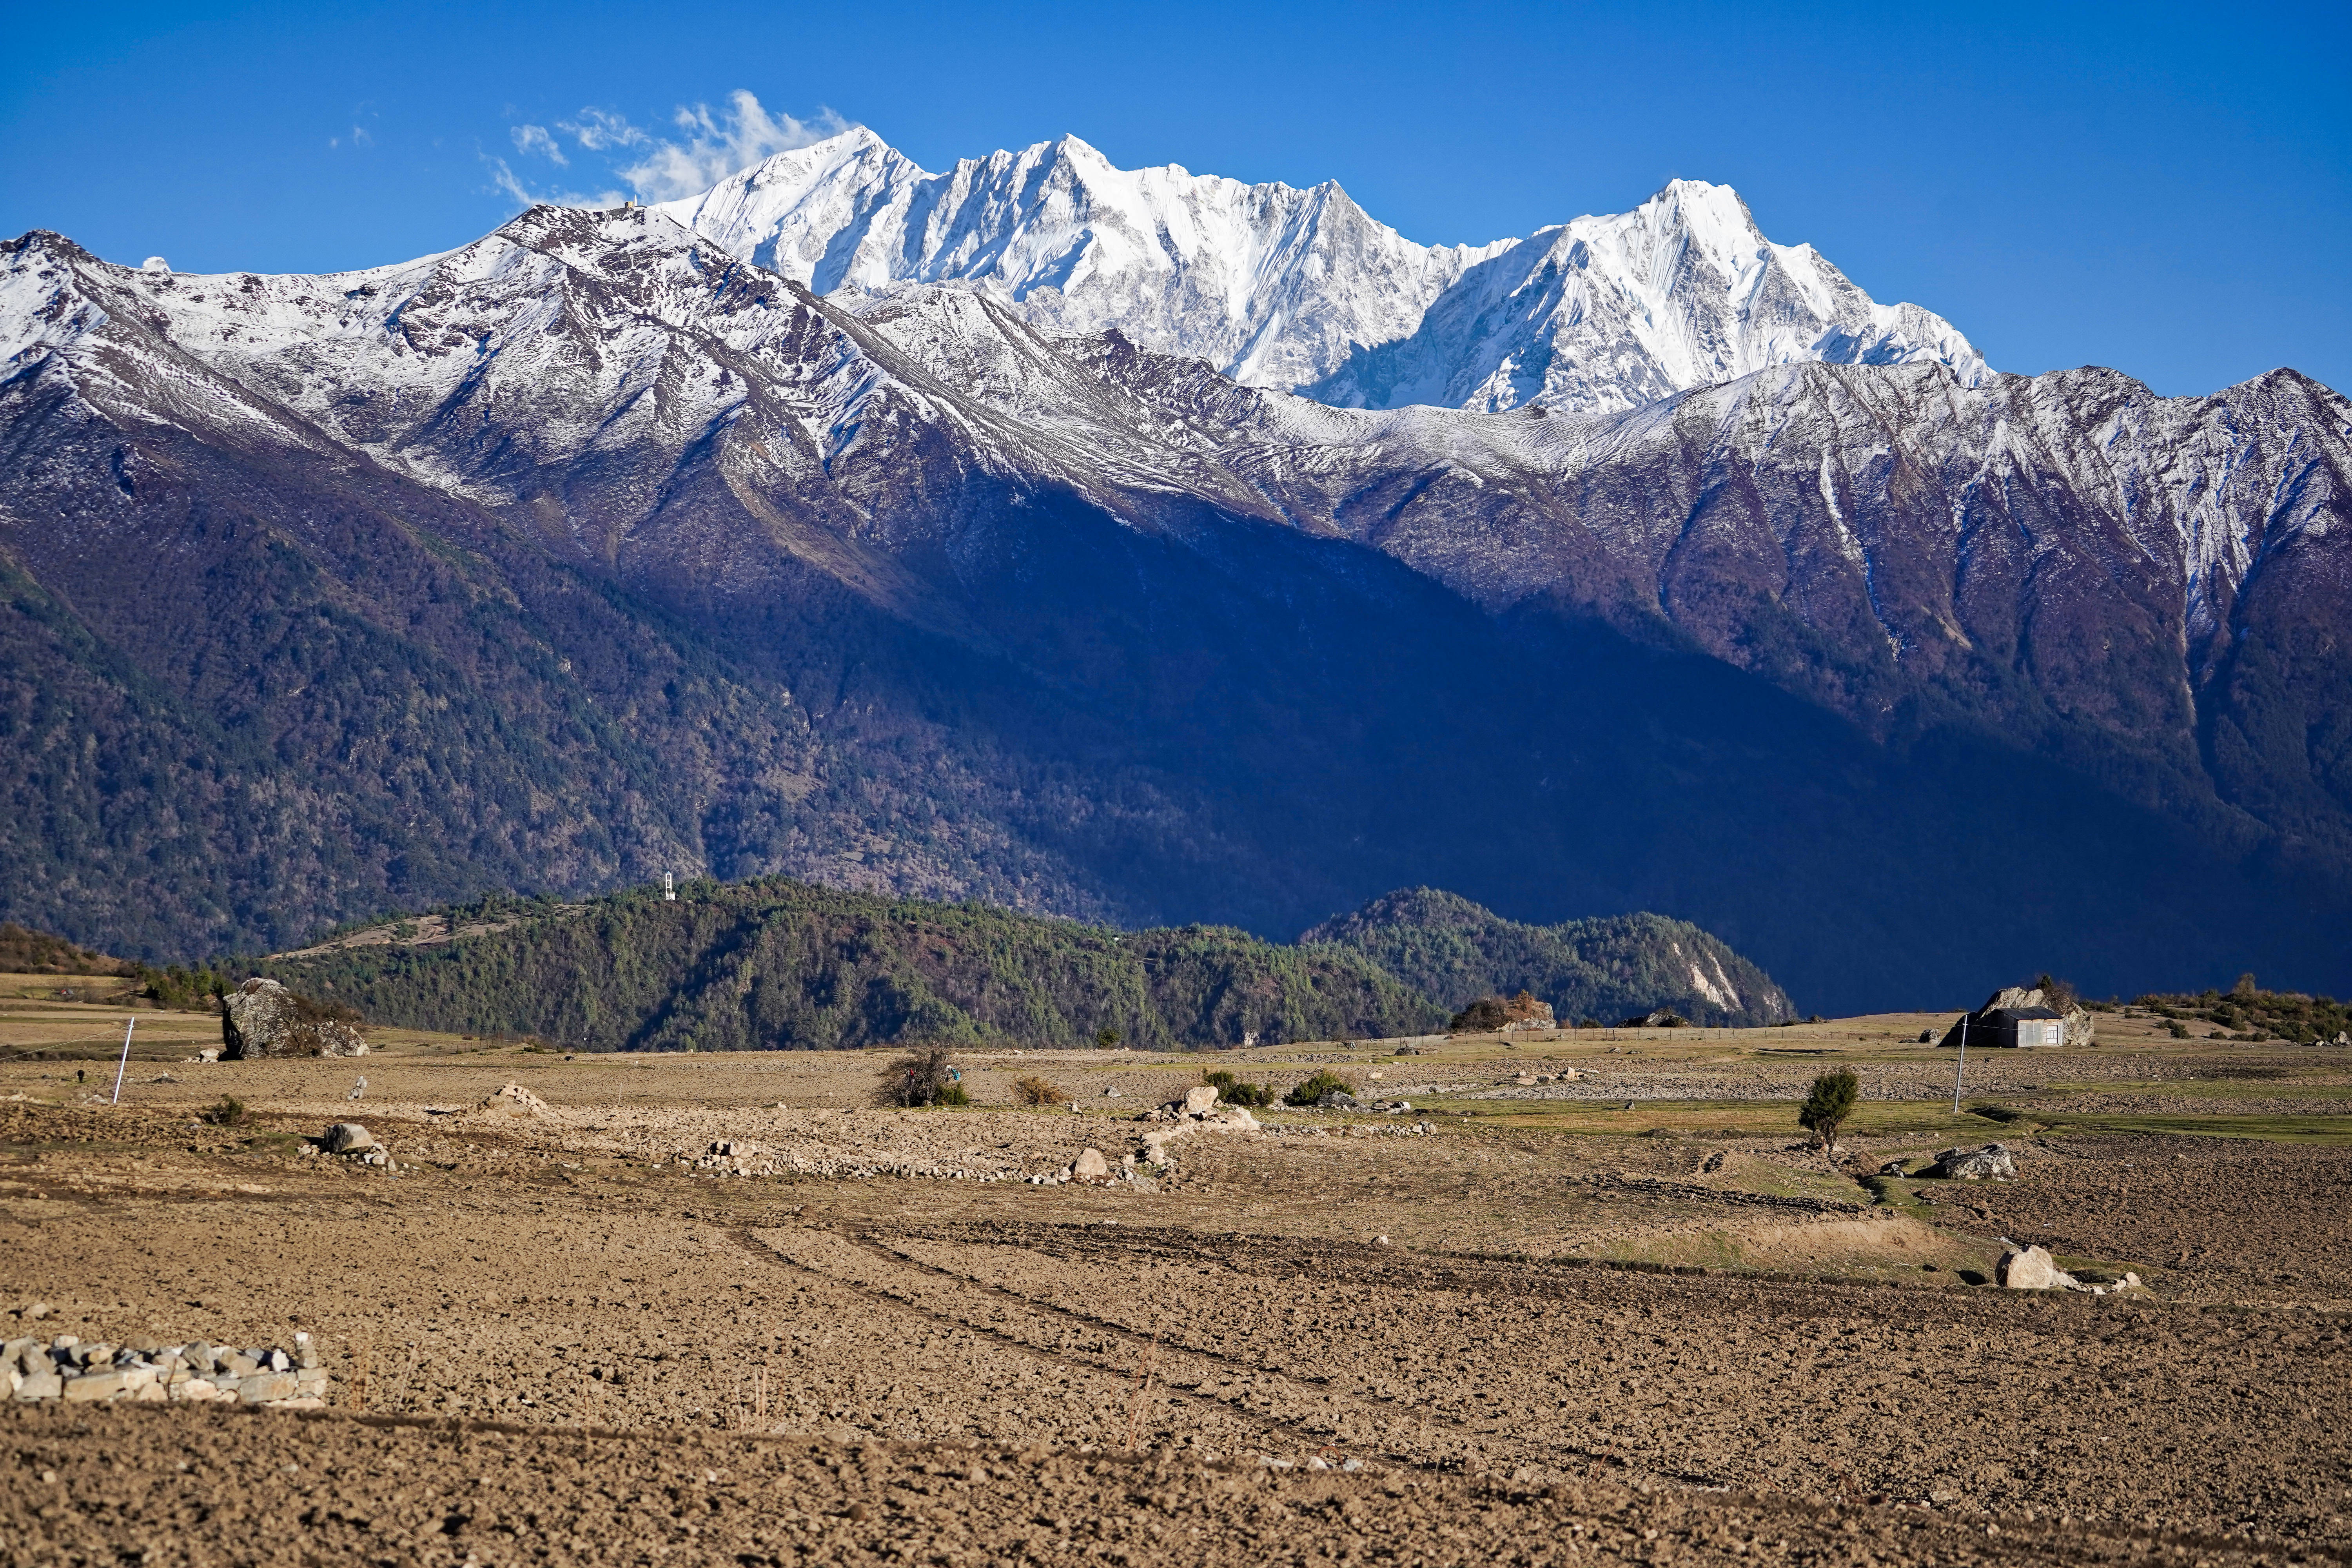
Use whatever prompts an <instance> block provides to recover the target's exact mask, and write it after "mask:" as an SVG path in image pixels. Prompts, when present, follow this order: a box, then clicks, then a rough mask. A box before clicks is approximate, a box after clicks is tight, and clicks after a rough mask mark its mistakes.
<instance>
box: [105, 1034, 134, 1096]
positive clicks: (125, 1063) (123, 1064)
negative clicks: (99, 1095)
mask: <svg viewBox="0 0 2352 1568" xmlns="http://www.w3.org/2000/svg"><path fill="white" fill-rule="evenodd" d="M138 1026H139V1020H138V1018H137V1017H136V1016H133V1017H131V1019H129V1020H128V1021H127V1022H125V1023H124V1024H123V1026H122V1059H121V1061H120V1062H118V1063H116V1064H115V1068H114V1099H113V1100H111V1101H110V1103H111V1104H115V1105H120V1104H121V1103H122V1070H123V1068H127V1067H129V1066H130V1065H131V1030H133V1029H135V1028H137V1027H138Z"/></svg>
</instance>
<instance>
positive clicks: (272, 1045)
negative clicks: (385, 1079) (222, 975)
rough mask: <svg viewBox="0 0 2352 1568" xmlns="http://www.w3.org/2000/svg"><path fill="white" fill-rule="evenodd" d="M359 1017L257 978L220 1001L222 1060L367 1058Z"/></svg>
mask: <svg viewBox="0 0 2352 1568" xmlns="http://www.w3.org/2000/svg"><path fill="white" fill-rule="evenodd" d="M359 1022H360V1016H359V1015H358V1014H357V1013H355V1012H353V1011H352V1009H351V1008H349V1007H345V1006H341V1005H337V1004H335V1003H332V1002H316V1001H313V1000H311V999H310V997H308V996H305V995H303V994H301V993H300V992H299V991H289V990H288V989H287V988H286V987H285V986H283V985H280V984H278V982H277V981H275V980H268V979H263V978H261V977H258V976H257V977H256V978H254V979H251V980H248V981H247V982H246V983H245V984H242V985H240V986H238V987H237V988H236V990H234V991H232V992H230V993H229V994H227V995H226V996H224V997H222V998H221V1059H222V1060H223V1061H231V1062H243V1061H253V1060H256V1059H257V1058H262V1057H363V1056H365V1055H367V1041H365V1040H364V1039H362V1038H361V1037H360V1031H359V1027H358V1025H359Z"/></svg>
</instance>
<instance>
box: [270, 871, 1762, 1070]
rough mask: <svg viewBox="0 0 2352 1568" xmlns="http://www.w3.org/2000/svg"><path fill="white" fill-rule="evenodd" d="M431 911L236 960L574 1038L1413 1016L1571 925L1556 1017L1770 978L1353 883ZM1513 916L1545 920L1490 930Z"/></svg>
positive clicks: (1273, 1033)
mask: <svg viewBox="0 0 2352 1568" xmlns="http://www.w3.org/2000/svg"><path fill="white" fill-rule="evenodd" d="M1432 900H1443V901H1442V902H1433V901H1432ZM1416 912H1419V913H1420V914H1422V915H1429V914H1431V913H1432V912H1436V913H1442V914H1443V915H1444V918H1445V919H1446V920H1447V921H1450V922H1452V926H1453V927H1454V929H1457V930H1458V929H1460V928H1462V927H1464V925H1465V922H1466V923H1467V924H1468V925H1469V926H1470V927H1471V928H1472V929H1475V930H1479V931H1486V933H1487V935H1488V937H1489V939H1490V940H1491V944H1492V947H1493V951H1492V952H1487V953H1486V956H1485V957H1484V958H1483V959H1482V960H1481V961H1480V962H1479V963H1475V964H1474V963H1467V962H1466V961H1463V960H1460V959H1459V955H1458V954H1455V953H1454V948H1452V947H1448V946H1446V945H1445V942H1450V941H1451V940H1452V939H1450V938H1447V939H1444V940H1443V941H1441V939H1440V938H1439V937H1437V936H1429V937H1428V938H1427V940H1423V939H1421V938H1416V937H1413V936H1412V934H1411V933H1412V931H1414V930H1415V929H1416V928H1414V927H1413V926H1412V925H1411V923H1410V921H1411V919H1412V917H1413V916H1414V914H1415V913H1416ZM443 913H444V914H445V915H446V918H447V921H448V924H447V926H446V930H448V931H457V932H459V933H460V934H459V935H457V937H456V938H455V939H454V940H418V933H419V932H420V931H433V932H438V931H442V930H444V929H445V928H444V927H442V926H441V924H440V923H439V922H438V921H432V922H429V923H428V922H423V921H416V920H402V921H387V922H381V923H380V924H379V925H377V926H375V927H370V928H355V929H352V930H347V931H341V932H339V933H337V935H336V937H335V938H334V939H332V944H331V945H330V946H329V948H328V950H327V951H325V952H314V953H311V954H310V955H307V956H301V957H294V956H280V957H278V958H274V959H268V960H264V961H261V962H260V963H257V964H251V965H246V966H243V967H245V968H247V969H249V970H252V971H253V972H257V973H267V974H270V975H273V976H275V977H276V978H278V979H279V980H282V981H284V982H285V983H286V984H289V985H291V986H293V987H295V988H296V989H298V990H300V991H303V992H306V993H310V994H315V995H319V996H321V997H325V998H331V999H332V1000H334V1001H337V1002H342V1003H347V1004H349V1005H352V1006H355V1007H357V1008H358V1009H359V1010H360V1011H361V1012H362V1013H363V1014H364V1015H366V1016H367V1017H368V1018H369V1019H371V1020H373V1021H374V1022H376V1023H380V1024H391V1025H400V1026H410V1027H416V1028H431V1029H446V1030H454V1031H459V1032H463V1033H467V1034H484V1035H516V1036H530V1037H536V1038H540V1039H543V1040H547V1041H549V1042H551V1043H556V1044H561V1045H563V1046H566V1047H573V1048H582V1049H589V1050H687V1049H692V1050H760V1049H775V1048H815V1049H837V1048H846V1047H860V1046H868V1045H882V1044H891V1043H896V1042H900V1041H908V1040H928V1041H939V1042H942V1043H950V1044H953V1043H961V1042H973V1043H977V1042H981V1041H992V1040H1008V1041H1016V1042H1019V1043H1022V1044H1024V1045H1032V1046H1045V1047H1055V1046H1080V1045H1089V1044H1093V1043H1096V1042H1097V1040H1099V1039H1101V1038H1102V1037H1104V1031H1106V1030H1108V1031H1110V1032H1111V1033H1112V1034H1114V1035H1115V1036H1116V1037H1117V1038H1118V1041H1119V1042H1121V1043H1123V1044H1128V1045H1133V1046H1138V1047H1144V1048H1147V1049H1169V1048H1177V1047H1217V1046H1238V1045H1242V1044H1244V1043H1247V1042H1249V1041H1252V1040H1255V1041H1256V1042H1258V1043H1261V1044H1267V1045H1273V1044H1278V1043H1282V1042H1286V1041H1296V1040H1307V1039H1333V1038H1343V1037H1383V1036H1391V1037H1392V1036H1399V1035H1412V1034H1424V1033H1432V1032H1434V1031H1437V1030H1440V1029H1443V1028H1444V1026H1445V1022H1446V1019H1447V1017H1448V1016H1449V1015H1450V1014H1451V1013H1452V1012H1453V1011H1454V1009H1455V1007H1457V1006H1458V1005H1460V1004H1461V1003H1463V1002H1465V1001H1467V1000H1469V999H1471V998H1472V997H1473V996H1475V995H1477V994H1482V992H1483V991H1488V990H1501V991H1517V990H1519V989H1521V988H1523V987H1524V988H1528V989H1534V990H1537V991H1538V993H1539V994H1546V995H1547V999H1549V996H1550V995H1551V994H1557V993H1558V987H1557V986H1556V985H1553V986H1552V989H1551V991H1549V992H1547V991H1546V986H1547V985H1548V984H1551V983H1552V982H1554V981H1557V980H1559V978H1560V977H1561V976H1562V975H1564V974H1567V973H1570V971H1568V970H1567V969H1565V968H1564V967H1563V966H1562V961H1561V959H1560V956H1559V952H1556V951H1554V949H1555V948H1556V947H1557V945H1558V944H1559V943H1560V942H1571V941H1576V940H1580V941H1582V942H1584V946H1583V947H1582V948H1580V949H1576V950H1575V951H1577V952H1581V953H1583V954H1585V956H1584V957H1581V958H1579V959H1578V960H1577V962H1578V963H1581V964H1583V965H1584V966H1585V967H1584V968H1583V969H1582V970H1579V971H1576V972H1575V973H1576V974H1577V975H1578V976H1579V977H1580V979H1579V983H1580V984H1582V985H1583V987H1584V988H1583V989H1581V990H1579V991H1576V992H1575V993H1574V995H1575V996H1577V997H1578V998H1580V1000H1579V1002H1578V1003H1577V1006H1576V1008H1574V1009H1571V1010H1570V1012H1569V1014H1568V1016H1571V1017H1574V1016H1583V1014H1584V1013H1585V1012H1590V1011H1591V1009H1592V1008H1596V1007H1597V1008H1600V1009H1601V1010H1602V1011H1603V1012H1611V1010H1612V1009H1613V1010H1614V1011H1615V1012H1624V1011H1637V1010H1642V1009H1646V1008H1648V1007H1652V1006H1657V1005H1673V1006H1675V1007H1676V1008H1677V1009H1678V1010H1682V1011H1684V1012H1685V1015H1686V1016H1702V1015H1703V1013H1704V1005H1703V999H1702V1002H1701V1003H1693V1002H1692V1001H1690V1000H1689V999H1688V998H1689V996H1690V994H1691V981H1690V976H1689V973H1688V968H1689V963H1688V959H1687V956H1686V955H1687V954H1688V953H1691V952H1699V953H1703V954H1705V955H1706V958H1707V959H1708V961H1709V962H1710V963H1718V962H1719V963H1721V965H1722V967H1723V970H1724V971H1725V972H1726V973H1728V974H1729V975H1730V976H1731V977H1732V978H1733V979H1734V980H1735V981H1736V982H1737V983H1738V984H1739V986H1740V987H1741V989H1742V991H1743V992H1748V991H1750V990H1753V991H1754V993H1755V994H1759V995H1769V996H1770V997H1772V998H1776V999H1777V998H1779V997H1780V992H1779V991H1778V989H1777V988H1775V987H1773V986H1772V984H1771V982H1770V981H1769V979H1767V978H1766V977H1765V976H1763V975H1762V973H1760V972H1759V971H1758V970H1756V968H1755V967H1754V966H1753V965H1751V964H1749V963H1747V961H1745V960H1744V959H1741V958H1740V957H1739V956H1738V954H1737V953H1734V952H1730V950H1729V949H1727V948H1724V947H1723V946H1722V944H1720V943H1719V942H1716V941H1715V940H1714V939H1713V938H1711V937H1708V936H1706V933H1704V932H1702V931H1697V930H1696V928H1695V927H1691V926H1686V925H1683V924H1681V923H1679V922H1677V921H1664V920H1659V919H1658V918H1657V917H1655V916H1647V915H1643V916H1633V917H1628V918H1627V919H1625V920H1622V921H1589V922H1580V924H1579V925H1577V926H1574V927H1544V928H1538V927H1519V926H1513V925H1512V923H1511V922H1509V921H1503V920H1500V919H1499V918H1498V917H1496V916H1495V915H1493V914H1491V913H1489V912H1488V911H1486V910H1483V909H1480V908H1479V907H1478V906H1477V905H1475V904H1473V903H1470V902H1468V901H1467V900H1461V899H1455V898H1454V897H1453V896H1452V895H1450V894H1431V893H1428V892H1427V891H1426V890H1423V891H1422V892H1419V893H1415V894H1391V895H1390V896H1389V897H1388V898H1387V899H1384V900H1374V902H1373V903H1372V904H1370V905H1367V906H1366V907H1365V909H1364V910H1361V911H1359V913H1358V914H1357V915H1355V916H1350V917H1349V921H1352V922H1355V923H1354V924H1352V925H1350V926H1349V931H1348V935H1347V937H1346V939H1345V940H1320V939H1317V940H1306V941H1302V942H1299V943H1298V944H1297V945H1295V946H1294V945H1286V944H1283V943H1279V942H1265V941H1263V940H1261V939H1259V938H1257V937H1254V936H1251V935H1250V934H1249V933H1247V932H1245V931H1237V930H1234V929H1232V928H1230V927H1222V926H1184V927H1180V928H1174V929H1161V930H1155V931H1114V930H1111V929H1108V928H1107V927H1103V926H1097V925H1087V924H1083V923H1081V922H1078V921H1065V920H1051V919H1045V918H1041V917H1038V916H1033V915H1022V914H1015V913H1013V912H1011V911H1010V910H1000V909H994V908H991V907H988V906H985V905H980V904H938V903H927V902H922V901H919V900H907V899H889V898H884V897H880V896H877V895H874V894H867V893H851V892H838V891H835V890H834V889H826V888H818V887H812V886H810V885H808V884H806V883H803V882H796V881H793V880H791V879H785V878H781V877H778V878H763V879H757V880H753V881H746V882H732V883H727V882H715V881H705V882H695V883H690V884H688V885H687V886H686V887H684V888H682V889H680V890H679V898H678V900H677V902H675V903H670V902H666V901H664V900H663V899H662V897H661V895H660V893H659V892H658V891H656V890H655V889H649V888H647V889H631V890H629V891H626V892H621V893H615V894H612V895H609V896H607V897H604V898H600V899H593V900H587V901H586V902H584V903H576V904H560V903H555V902H551V901H547V900H521V899H513V898H493V899H488V900H481V901H478V902H477V903H474V904H469V905H466V906H462V907H459V908H457V909H454V910H446V911H443ZM1333 923H1334V926H1335V927H1336V926H1337V925H1339V924H1340V923H1342V922H1333ZM1586 926H1590V927H1591V931H1585V930H1584V928H1585V927H1586ZM1323 929H1324V928H1318V931H1322V930H1323ZM1514 931H1517V932H1539V933H1543V932H1548V933H1551V934H1549V936H1545V937H1543V939H1542V940H1540V941H1538V940H1536V939H1535V938H1524V939H1510V940H1506V939H1507V938H1509V933H1511V932H1514ZM1375 932H1385V933H1387V934H1386V935H1385V936H1384V937H1382V938H1381V939H1380V940H1378V941H1375V940H1373V933H1375ZM1563 932H1567V933H1571V934H1570V935H1562V934H1560V933H1563ZM1576 933H1580V934H1576ZM1316 935H1317V933H1315V932H1310V933H1309V937H1310V938H1315V937H1316ZM384 937H390V938H391V939H392V940H391V941H389V942H387V941H384V940H382V939H383V938H384ZM354 938H359V939H362V940H357V941H354V940H353V939H354ZM367 939H373V940H367ZM1513 940H1516V941H1517V942H1518V946H1517V947H1516V948H1515V947H1513V946H1512V945H1511V941H1513ZM1440 948H1443V949H1444V951H1445V952H1447V953H1449V954H1454V956H1453V957H1450V958H1449V959H1448V960H1447V961H1446V962H1444V963H1437V962H1426V961H1424V962H1416V963H1412V967H1411V973H1402V974H1401V973H1399V972H1397V970H1396V969H1394V968H1393V967H1391V961H1392V960H1394V961H1395V962H1407V961H1411V960H1412V959H1413V955H1414V954H1416V953H1423V954H1425V953H1427V952H1433V951H1437V950H1438V949H1440ZM1653 948H1654V949H1655V951H1651V949H1653ZM1515 965H1516V966H1515ZM1677 966H1679V978H1677V974H1678V967H1677ZM1645 985H1646V986H1651V987H1652V989H1649V990H1644V989H1643V987H1644V986H1645ZM1555 1005H1558V1004H1557V1003H1555ZM1780 1005H1781V1006H1782V1008H1783V1010H1784V1011H1785V1002H1783V1003H1781V1004H1780ZM1579 1009H1580V1010H1579ZM1716 1011H1717V1013H1718V1014H1720V1013H1721V1011H1722V1010H1721V1009H1720V1008H1718V1009H1717V1010H1716ZM1612 1016H1613V1014H1612Z"/></svg>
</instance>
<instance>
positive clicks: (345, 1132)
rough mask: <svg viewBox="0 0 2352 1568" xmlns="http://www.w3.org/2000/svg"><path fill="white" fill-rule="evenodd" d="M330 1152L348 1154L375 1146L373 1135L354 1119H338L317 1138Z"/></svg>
mask: <svg viewBox="0 0 2352 1568" xmlns="http://www.w3.org/2000/svg"><path fill="white" fill-rule="evenodd" d="M319 1142H320V1143H321V1144H323V1145H324V1146H325V1148H326V1151H327V1152H328V1153H330V1154H350V1153H353V1152H359V1151H362V1150H367V1149H373V1148H374V1147H375V1135H374V1134H373V1133H372V1132H370V1131H368V1130H367V1129H366V1128H364V1127H362V1126H361V1125H360V1124H359V1123H358V1122H356V1121H338V1122H336V1123H335V1124H334V1125H333V1126H331V1127H330V1128H328V1129H327V1135H326V1136H325V1137H323V1138H321V1139H320V1140H319Z"/></svg>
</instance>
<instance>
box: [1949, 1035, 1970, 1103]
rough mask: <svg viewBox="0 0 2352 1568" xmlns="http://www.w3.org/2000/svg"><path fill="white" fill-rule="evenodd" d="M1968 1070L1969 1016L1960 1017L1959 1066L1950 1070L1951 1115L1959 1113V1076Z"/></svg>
mask: <svg viewBox="0 0 2352 1568" xmlns="http://www.w3.org/2000/svg"><path fill="white" fill-rule="evenodd" d="M1968 1070H1969V1016H1968V1015H1967V1014H1966V1013H1963V1014H1961V1015H1960V1065H1959V1066H1958V1067H1957V1068H1954V1069H1953V1070H1952V1114H1953V1115H1955V1116H1958V1114H1959V1113H1960V1075H1961V1074H1962V1073H1965V1072H1967V1071H1968Z"/></svg>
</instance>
